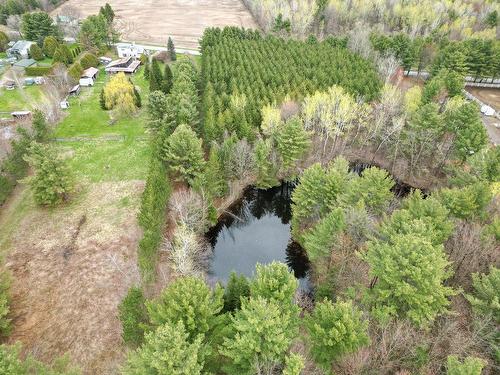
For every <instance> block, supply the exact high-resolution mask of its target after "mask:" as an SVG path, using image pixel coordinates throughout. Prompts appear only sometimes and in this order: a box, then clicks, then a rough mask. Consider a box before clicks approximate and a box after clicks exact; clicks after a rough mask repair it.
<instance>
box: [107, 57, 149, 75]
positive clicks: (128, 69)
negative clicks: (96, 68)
mask: <svg viewBox="0 0 500 375" xmlns="http://www.w3.org/2000/svg"><path fill="white" fill-rule="evenodd" d="M110 65H111V64H109V65H108V66H107V67H106V72H110V73H118V72H124V73H134V72H135V71H136V70H137V68H138V67H139V65H141V62H140V61H139V60H132V62H131V63H129V64H128V65H127V66H119V64H115V65H114V66H110Z"/></svg>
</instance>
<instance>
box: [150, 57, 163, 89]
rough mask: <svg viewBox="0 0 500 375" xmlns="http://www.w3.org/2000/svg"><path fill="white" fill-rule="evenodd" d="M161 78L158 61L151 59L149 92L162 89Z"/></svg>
mask: <svg viewBox="0 0 500 375" xmlns="http://www.w3.org/2000/svg"><path fill="white" fill-rule="evenodd" d="M162 81H163V76H162V74H161V70H160V65H159V63H158V60H156V59H153V62H152V63H151V69H150V71H149V92H153V91H156V90H161V89H162Z"/></svg>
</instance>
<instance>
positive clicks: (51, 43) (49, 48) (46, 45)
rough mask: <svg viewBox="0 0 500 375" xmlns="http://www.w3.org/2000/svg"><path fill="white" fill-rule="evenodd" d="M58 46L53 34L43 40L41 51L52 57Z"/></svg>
mask: <svg viewBox="0 0 500 375" xmlns="http://www.w3.org/2000/svg"><path fill="white" fill-rule="evenodd" d="M58 46H59V42H58V41H57V39H56V38H54V37H53V36H48V37H46V38H45V39H44V40H43V53H44V54H45V56H47V57H50V58H52V57H54V53H55V52H56V49H57V47H58Z"/></svg>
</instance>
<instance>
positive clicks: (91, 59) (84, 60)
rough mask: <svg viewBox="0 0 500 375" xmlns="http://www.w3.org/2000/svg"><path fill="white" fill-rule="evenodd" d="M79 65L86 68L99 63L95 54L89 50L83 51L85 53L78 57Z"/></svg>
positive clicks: (95, 66)
mask: <svg viewBox="0 0 500 375" xmlns="http://www.w3.org/2000/svg"><path fill="white" fill-rule="evenodd" d="M80 65H81V66H82V68H83V69H88V68H90V67H94V68H97V66H98V65H99V59H98V58H97V56H96V55H94V54H92V53H90V52H85V54H84V55H83V56H82V57H81V59H80Z"/></svg>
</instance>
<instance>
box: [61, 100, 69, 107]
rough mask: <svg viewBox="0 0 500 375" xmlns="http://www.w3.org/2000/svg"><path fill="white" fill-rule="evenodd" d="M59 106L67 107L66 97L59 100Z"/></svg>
mask: <svg viewBox="0 0 500 375" xmlns="http://www.w3.org/2000/svg"><path fill="white" fill-rule="evenodd" d="M59 107H61V109H68V108H69V102H68V100H67V99H63V100H61V101H60V102H59Z"/></svg>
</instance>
